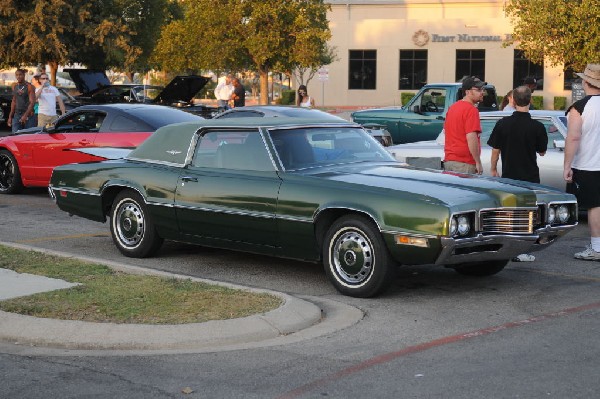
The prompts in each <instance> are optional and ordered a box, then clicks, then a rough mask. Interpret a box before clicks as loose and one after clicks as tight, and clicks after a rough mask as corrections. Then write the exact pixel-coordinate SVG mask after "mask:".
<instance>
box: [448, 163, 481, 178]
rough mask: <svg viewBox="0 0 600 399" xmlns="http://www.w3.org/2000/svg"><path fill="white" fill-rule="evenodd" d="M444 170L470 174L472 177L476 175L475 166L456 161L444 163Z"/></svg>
mask: <svg viewBox="0 0 600 399" xmlns="http://www.w3.org/2000/svg"><path fill="white" fill-rule="evenodd" d="M444 170H446V171H448V172H458V173H471V174H472V175H474V174H476V173H477V167H476V166H475V164H470V163H464V162H458V161H444Z"/></svg>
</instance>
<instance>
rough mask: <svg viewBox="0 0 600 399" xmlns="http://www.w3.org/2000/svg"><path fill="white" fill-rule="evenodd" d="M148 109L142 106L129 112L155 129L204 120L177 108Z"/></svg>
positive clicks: (158, 106)
mask: <svg viewBox="0 0 600 399" xmlns="http://www.w3.org/2000/svg"><path fill="white" fill-rule="evenodd" d="M148 107H150V108H146V107H143V106H140V107H139V108H137V107H136V108H133V109H130V110H129V111H128V113H130V114H131V115H134V116H136V117H138V118H140V119H141V120H143V121H144V122H146V123H148V124H149V125H150V126H152V127H153V128H154V129H158V128H159V127H162V126H166V125H170V124H171V123H179V122H197V121H198V120H201V119H203V118H202V117H200V116H198V115H194V114H191V113H189V112H185V111H181V110H179V109H175V108H169V107H163V106H160V105H155V106H148Z"/></svg>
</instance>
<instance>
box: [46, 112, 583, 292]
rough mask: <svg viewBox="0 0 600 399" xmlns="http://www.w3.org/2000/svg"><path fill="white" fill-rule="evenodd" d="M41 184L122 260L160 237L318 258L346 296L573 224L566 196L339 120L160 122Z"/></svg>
mask: <svg viewBox="0 0 600 399" xmlns="http://www.w3.org/2000/svg"><path fill="white" fill-rule="evenodd" d="M98 150H99V151H106V149H98ZM113 150H114V149H113ZM90 151H93V149H92V150H90ZM116 152H118V151H116ZM96 155H99V154H96ZM106 158H110V156H108V155H107V156H106ZM113 158H118V157H115V156H113ZM49 191H50V194H51V196H52V197H53V198H54V200H55V201H56V203H57V205H58V206H59V208H60V209H62V210H63V211H65V212H68V213H69V214H71V215H77V216H81V217H84V218H88V219H91V220H95V221H98V222H105V221H106V220H107V219H108V220H109V223H110V231H111V234H112V238H113V241H114V243H115V245H116V246H117V248H118V249H119V251H121V252H122V253H123V254H124V255H125V256H130V257H147V256H151V255H152V254H153V253H155V252H156V251H157V250H158V249H159V248H160V246H161V244H162V242H163V240H165V239H166V240H176V241H184V242H189V243H197V244H201V245H205V246H213V247H220V248H226V249H233V250H241V251H248V252H255V253H261V254H268V255H274V256H280V257H287V258H295V259H300V260H306V261H312V262H323V264H324V268H325V272H326V274H327V276H328V277H329V279H330V280H331V282H332V283H333V285H334V286H335V288H336V289H338V290H339V291H340V292H341V293H343V294H346V295H351V296H355V297H370V296H374V295H377V294H378V293H381V292H382V291H383V290H384V289H385V288H386V287H387V286H388V285H389V284H390V283H392V282H393V281H394V274H395V272H396V270H397V266H399V265H420V264H437V265H441V266H446V267H451V268H454V269H455V270H456V271H457V272H459V273H461V274H465V275H475V276H487V275H492V274H495V273H498V272H499V271H501V270H502V269H503V268H504V266H505V265H506V264H507V263H508V262H509V260H510V259H511V258H512V257H514V256H516V255H518V254H521V253H525V252H527V251H531V250H534V249H536V248H541V247H544V246H546V245H548V244H550V243H552V242H554V241H555V239H557V238H558V237H559V236H561V235H563V234H565V233H566V232H568V231H569V230H571V229H572V228H574V227H575V226H576V225H577V202H576V200H575V197H574V196H572V195H570V194H566V193H562V192H559V191H556V190H553V189H551V188H548V187H544V186H540V185H534V184H530V183H523V182H517V181H514V180H507V179H499V178H491V177H488V178H485V177H476V176H473V175H464V174H455V173H444V172H435V171H429V170H420V169H415V168H412V167H408V166H406V165H404V164H401V163H398V162H397V161H395V160H394V159H393V158H392V157H391V155H389V154H388V153H387V152H386V151H385V149H384V148H383V147H382V146H381V145H380V144H379V143H378V142H377V141H376V140H375V139H373V138H372V137H371V136H370V135H369V134H368V133H366V132H365V130H364V129H363V128H362V127H361V126H359V125H356V124H353V123H351V122H346V121H343V120H340V121H328V122H323V121H316V120H305V119H289V118H240V119H224V120H203V121H199V122H193V123H180V124H174V125H168V126H165V127H163V128H161V129H159V130H157V131H156V132H155V133H154V134H153V135H152V136H151V137H150V138H149V139H147V140H146V141H145V142H144V143H142V144H141V145H140V146H139V147H138V148H137V149H135V150H133V151H131V152H130V153H128V154H127V155H126V156H124V157H122V158H121V159H107V160H106V161H102V162H93V163H83V164H71V165H63V166H59V167H57V168H56V169H54V172H53V174H52V179H51V181H50V186H49Z"/></svg>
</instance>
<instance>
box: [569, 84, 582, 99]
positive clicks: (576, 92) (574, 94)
mask: <svg viewBox="0 0 600 399" xmlns="http://www.w3.org/2000/svg"><path fill="white" fill-rule="evenodd" d="M571 90H572V91H571V101H572V102H575V101H577V100H581V99H582V98H583V97H585V91H583V82H581V81H579V82H573V83H572V84H571Z"/></svg>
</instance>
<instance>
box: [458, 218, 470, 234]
mask: <svg viewBox="0 0 600 399" xmlns="http://www.w3.org/2000/svg"><path fill="white" fill-rule="evenodd" d="M470 230H471V225H470V224H469V218H468V217H466V216H459V217H458V234H459V235H461V236H466V235H467V234H469V231H470Z"/></svg>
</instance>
